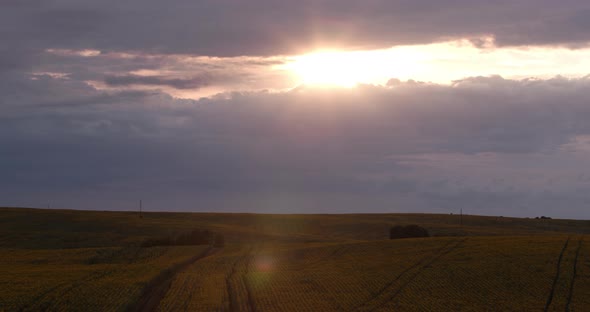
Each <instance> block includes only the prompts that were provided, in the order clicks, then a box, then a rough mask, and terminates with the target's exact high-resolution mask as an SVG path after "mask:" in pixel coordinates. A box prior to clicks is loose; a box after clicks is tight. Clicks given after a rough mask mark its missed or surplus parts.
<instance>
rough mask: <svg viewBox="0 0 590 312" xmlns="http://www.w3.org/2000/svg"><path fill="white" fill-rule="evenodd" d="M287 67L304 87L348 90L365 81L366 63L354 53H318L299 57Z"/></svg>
mask: <svg viewBox="0 0 590 312" xmlns="http://www.w3.org/2000/svg"><path fill="white" fill-rule="evenodd" d="M287 67H288V69H289V70H290V71H291V72H292V73H293V74H294V75H295V76H296V77H297V78H298V80H299V81H300V82H301V83H302V84H305V85H312V86H326V87H343V88H350V87H354V86H355V85H357V84H358V83H361V82H366V80H367V73H366V71H367V69H368V68H367V67H366V62H365V60H363V58H362V57H360V56H359V55H357V54H356V53H354V52H341V51H320V52H315V53H310V54H305V55H300V56H296V57H294V59H293V61H292V62H291V63H289V64H288V65H287Z"/></svg>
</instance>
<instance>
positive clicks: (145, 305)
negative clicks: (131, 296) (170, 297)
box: [127, 247, 219, 312]
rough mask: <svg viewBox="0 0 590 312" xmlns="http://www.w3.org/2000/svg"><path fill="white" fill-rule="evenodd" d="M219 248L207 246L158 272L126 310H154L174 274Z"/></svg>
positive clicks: (136, 311)
mask: <svg viewBox="0 0 590 312" xmlns="http://www.w3.org/2000/svg"><path fill="white" fill-rule="evenodd" d="M218 250H219V249H217V248H213V247H209V248H207V249H206V250H205V251H203V252H202V253H200V254H198V255H196V256H194V257H192V258H190V259H188V260H185V261H183V262H181V263H178V264H176V265H174V266H172V267H171V268H168V269H167V270H165V271H164V272H162V273H160V274H159V275H158V276H156V277H155V278H154V279H153V280H152V281H151V282H149V283H148V285H147V286H146V287H145V288H144V289H143V291H142V293H141V296H140V297H139V300H138V301H137V302H136V303H135V304H134V305H132V306H130V307H129V308H127V311H129V312H145V311H155V310H156V309H157V308H158V306H159V305H160V301H162V299H164V297H165V296H166V293H167V292H168V290H169V289H170V286H171V285H172V281H173V280H174V276H176V275H177V274H178V273H181V272H182V271H184V270H186V269H187V268H188V267H189V266H191V265H192V264H194V263H195V262H197V261H199V260H201V259H203V258H206V257H208V256H210V255H213V254H214V253H216V252H217V251H218Z"/></svg>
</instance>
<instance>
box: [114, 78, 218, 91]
mask: <svg viewBox="0 0 590 312" xmlns="http://www.w3.org/2000/svg"><path fill="white" fill-rule="evenodd" d="M211 80H212V79H211V78H210V77H207V76H198V77H192V78H189V79H182V78H167V77H164V76H138V75H122V76H107V77H105V80H104V81H105V82H106V84H108V85H109V86H129V85H144V86H169V87H172V88H175V89H199V88H201V87H204V86H208V85H209V84H210V83H211Z"/></svg>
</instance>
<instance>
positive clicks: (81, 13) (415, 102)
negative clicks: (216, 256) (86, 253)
mask: <svg viewBox="0 0 590 312" xmlns="http://www.w3.org/2000/svg"><path fill="white" fill-rule="evenodd" d="M588 29H590V2H588V1H582V0H563V1H554V0H519V1H514V0H512V1H504V0H494V1H490V0H486V1H484V0H423V1H415V0H365V1H352V0H338V1H336V0H313V1H312V0H303V1H276V0H273V1H271V0H251V1H239V0H199V1H194V0H190V1H189V0H171V1H154V0H141V1H139V0H129V1H113V0H105V1H88V0H75V1H74V0H3V1H1V2H0V42H2V44H1V45H0V173H1V174H2V177H3V178H2V179H0V206H26V207H51V208H72V209H100V210H135V209H137V206H138V202H139V200H140V199H142V200H143V203H144V208H145V209H146V210H148V211H150V210H151V211H217V212H257V213H379V212H386V213H396V212H418V213H445V214H446V213H458V212H459V211H460V210H461V209H462V210H463V211H464V213H469V214H478V215H502V216H517V217H536V216H541V215H545V216H551V217H556V218H574V219H590V122H589V120H590V92H589V91H590V32H589V31H588Z"/></svg>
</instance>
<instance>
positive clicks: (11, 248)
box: [0, 208, 590, 312]
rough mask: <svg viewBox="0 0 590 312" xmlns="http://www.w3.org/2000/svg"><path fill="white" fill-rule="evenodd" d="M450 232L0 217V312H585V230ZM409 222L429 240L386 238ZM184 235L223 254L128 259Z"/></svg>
mask: <svg viewBox="0 0 590 312" xmlns="http://www.w3.org/2000/svg"><path fill="white" fill-rule="evenodd" d="M457 221H458V220H457V218H456V216H452V215H417V214H407V215H404V214H399V215H396V214H386V215H252V214H213V213H211V214H191V213H184V214H182V213H170V214H167V213H153V214H150V213H146V214H144V217H143V218H138V217H137V215H136V214H133V213H127V212H124V213H115V212H85V211H79V212H78V211H47V210H30V209H23V210H22V211H21V210H19V209H12V208H11V209H0V234H1V235H0V252H1V254H2V257H0V311H40V310H45V311H162V312H167V311H258V312H260V311H585V310H587V307H590V245H589V238H588V234H590V222H588V221H575V220H536V219H517V218H503V217H480V216H464V220H463V224H459V223H458V222H457ZM411 223H414V224H420V225H421V226H423V227H425V228H426V229H428V231H429V232H430V233H431V234H432V237H427V238H408V239H398V240H390V239H388V229H389V227H391V226H393V225H396V224H411ZM19 225H20V226H19ZM123 225H125V226H123ZM195 228H197V229H207V230H210V231H214V232H215V233H222V234H223V235H224V236H225V244H224V246H221V245H220V246H213V247H211V246H205V245H202V246H166V247H164V246H159V247H140V243H141V242H142V241H144V240H146V239H150V238H158V237H161V236H162V235H174V234H175V233H182V232H183V231H187V230H192V229H195Z"/></svg>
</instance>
